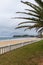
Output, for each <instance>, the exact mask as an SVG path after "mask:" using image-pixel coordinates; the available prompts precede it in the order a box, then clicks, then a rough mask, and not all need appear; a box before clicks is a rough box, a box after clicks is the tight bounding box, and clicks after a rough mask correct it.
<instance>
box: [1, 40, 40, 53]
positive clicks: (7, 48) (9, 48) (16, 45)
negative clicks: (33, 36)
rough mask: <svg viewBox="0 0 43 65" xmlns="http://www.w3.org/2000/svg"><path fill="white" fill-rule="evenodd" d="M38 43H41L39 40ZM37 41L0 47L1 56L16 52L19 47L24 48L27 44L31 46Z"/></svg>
mask: <svg viewBox="0 0 43 65" xmlns="http://www.w3.org/2000/svg"><path fill="white" fill-rule="evenodd" d="M37 41H39V40H37ZM37 41H36V40H34V41H30V42H24V43H18V44H13V45H8V46H3V47H0V54H4V53H6V52H9V51H11V50H14V49H16V48H19V47H22V46H25V45H27V44H31V43H33V42H37Z"/></svg>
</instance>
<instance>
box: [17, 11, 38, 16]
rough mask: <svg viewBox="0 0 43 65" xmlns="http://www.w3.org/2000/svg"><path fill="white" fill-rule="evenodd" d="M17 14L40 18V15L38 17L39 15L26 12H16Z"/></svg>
mask: <svg viewBox="0 0 43 65" xmlns="http://www.w3.org/2000/svg"><path fill="white" fill-rule="evenodd" d="M16 13H21V14H27V15H31V16H35V17H39V15H37V14H32V13H26V12H16Z"/></svg>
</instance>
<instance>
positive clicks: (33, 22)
mask: <svg viewBox="0 0 43 65" xmlns="http://www.w3.org/2000/svg"><path fill="white" fill-rule="evenodd" d="M25 23H37V22H36V21H25V22H21V23H19V24H18V25H21V24H25Z"/></svg>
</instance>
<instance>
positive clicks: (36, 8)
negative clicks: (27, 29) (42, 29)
mask: <svg viewBox="0 0 43 65" xmlns="http://www.w3.org/2000/svg"><path fill="white" fill-rule="evenodd" d="M21 2H22V3H24V4H26V5H28V6H30V7H32V8H33V9H34V10H36V11H38V12H39V11H40V10H41V8H40V7H38V6H36V5H35V4H32V3H30V2H27V1H26V2H23V1H21Z"/></svg>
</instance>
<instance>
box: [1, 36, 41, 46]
mask: <svg viewBox="0 0 43 65" xmlns="http://www.w3.org/2000/svg"><path fill="white" fill-rule="evenodd" d="M38 39H40V38H36V37H33V38H18V39H10V40H9V39H8V40H1V41H0V47H2V46H8V45H13V44H19V43H24V42H29V41H34V40H38Z"/></svg>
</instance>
